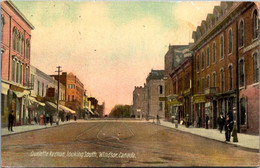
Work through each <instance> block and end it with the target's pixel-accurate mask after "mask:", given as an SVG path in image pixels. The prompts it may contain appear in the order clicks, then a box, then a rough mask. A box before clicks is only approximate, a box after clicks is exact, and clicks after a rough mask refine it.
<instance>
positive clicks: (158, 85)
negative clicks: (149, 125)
mask: <svg viewBox="0 0 260 168" xmlns="http://www.w3.org/2000/svg"><path fill="white" fill-rule="evenodd" d="M163 77H164V70H152V71H151V72H150V73H149V75H148V77H147V78H146V86H145V106H146V110H147V111H146V115H147V116H151V117H156V116H157V115H159V117H160V118H165V101H164V100H162V99H160V98H164V97H165V91H164V80H163Z"/></svg>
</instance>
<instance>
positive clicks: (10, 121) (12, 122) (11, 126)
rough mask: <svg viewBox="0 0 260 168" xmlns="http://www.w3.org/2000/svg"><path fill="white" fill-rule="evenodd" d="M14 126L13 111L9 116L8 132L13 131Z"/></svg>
mask: <svg viewBox="0 0 260 168" xmlns="http://www.w3.org/2000/svg"><path fill="white" fill-rule="evenodd" d="M13 124H14V111H13V110H12V111H11V113H10V114H9V116H8V131H12V132H14V131H13Z"/></svg>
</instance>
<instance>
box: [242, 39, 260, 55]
mask: <svg viewBox="0 0 260 168" xmlns="http://www.w3.org/2000/svg"><path fill="white" fill-rule="evenodd" d="M259 45H260V41H259V40H257V41H256V42H254V43H253V44H251V45H249V46H247V47H246V48H244V50H243V53H245V52H247V51H249V50H251V49H253V48H255V47H257V46H259Z"/></svg>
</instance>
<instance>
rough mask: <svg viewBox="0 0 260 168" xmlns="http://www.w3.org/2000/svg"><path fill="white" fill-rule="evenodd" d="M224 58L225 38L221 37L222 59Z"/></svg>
mask: <svg viewBox="0 0 260 168" xmlns="http://www.w3.org/2000/svg"><path fill="white" fill-rule="evenodd" d="M223 58H224V36H223V35H222V36H220V59H223Z"/></svg>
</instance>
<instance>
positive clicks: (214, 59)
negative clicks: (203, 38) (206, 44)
mask: <svg viewBox="0 0 260 168" xmlns="http://www.w3.org/2000/svg"><path fill="white" fill-rule="evenodd" d="M212 50H213V57H212V62H213V63H215V62H216V43H215V42H214V43H213V44H212Z"/></svg>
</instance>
